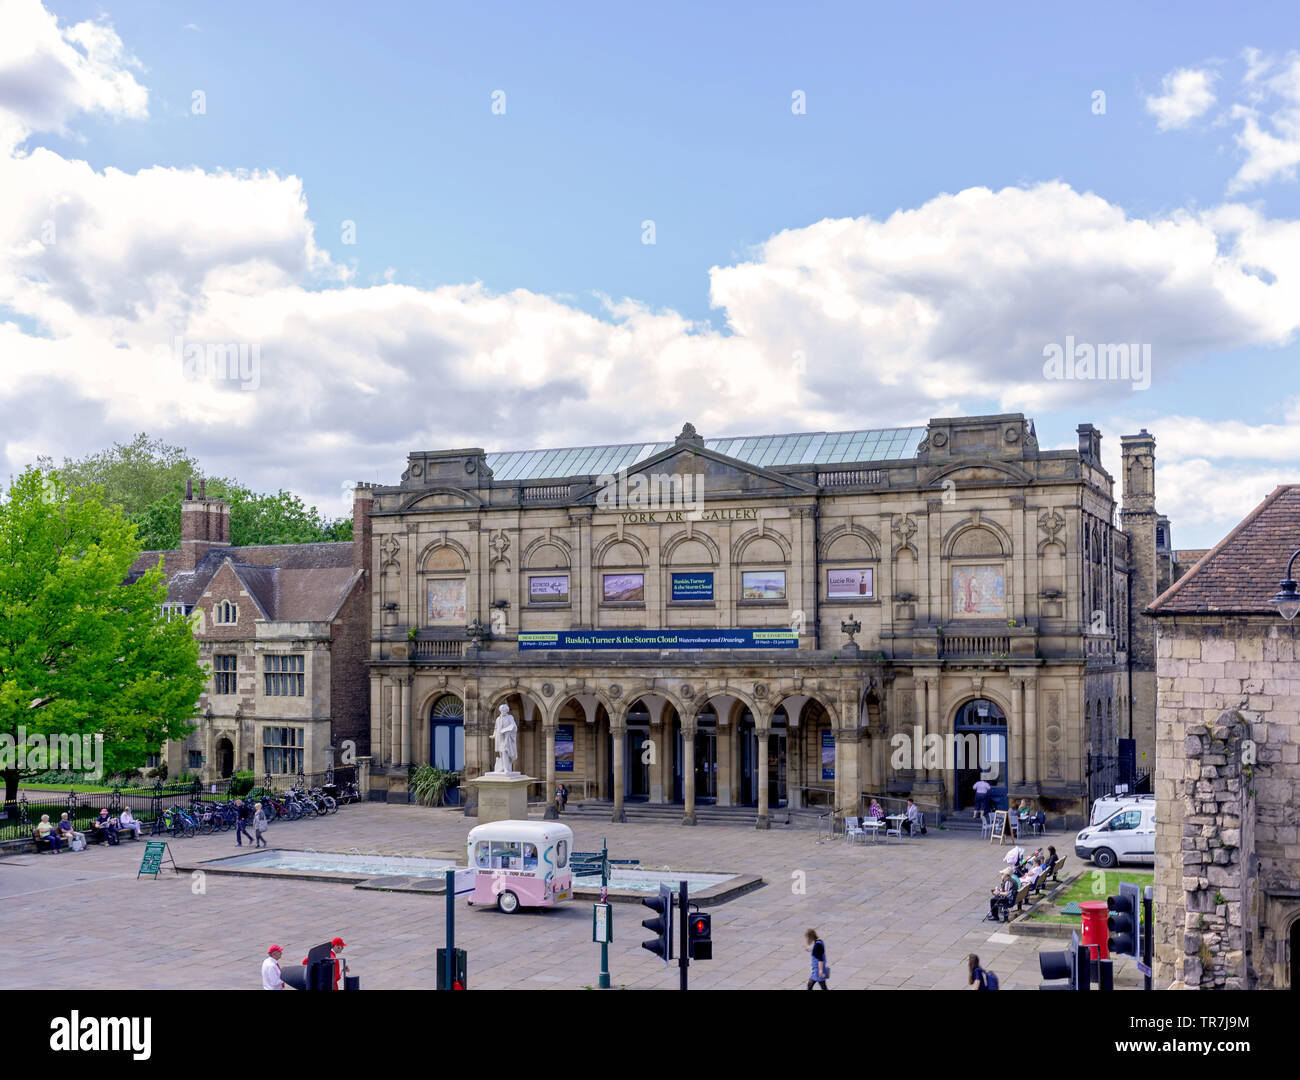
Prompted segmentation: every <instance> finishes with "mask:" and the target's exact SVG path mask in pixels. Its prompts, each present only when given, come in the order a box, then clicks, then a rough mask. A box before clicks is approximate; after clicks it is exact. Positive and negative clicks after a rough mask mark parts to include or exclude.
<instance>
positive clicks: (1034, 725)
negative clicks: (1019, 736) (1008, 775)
mask: <svg viewBox="0 0 1300 1080" xmlns="http://www.w3.org/2000/svg"><path fill="white" fill-rule="evenodd" d="M1025 783H1026V784H1037V783H1038V679H1037V677H1035V678H1032V679H1026V680H1025Z"/></svg>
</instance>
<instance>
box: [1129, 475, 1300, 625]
mask: <svg viewBox="0 0 1300 1080" xmlns="http://www.w3.org/2000/svg"><path fill="white" fill-rule="evenodd" d="M1298 547H1300V484H1284V485H1282V486H1281V487H1279V488H1276V489H1275V490H1274V491H1273V492H1272V494H1270V495H1269V496H1268V498H1266V499H1265V500H1264V501H1263V502H1262V503H1260V504H1259V505H1258V506H1257V507H1255V509H1254V510H1252V511H1251V512H1250V514H1248V515H1247V517H1246V519H1245V520H1244V521H1242V522H1241V524H1240V525H1238V526H1237V527H1236V528H1235V529H1233V530H1232V532H1230V533H1229V534H1228V535H1227V536H1226V537H1224V538H1223V539H1222V540H1221V541H1219V543H1218V544H1217V545H1216V546H1215V547H1213V548H1211V549H1210V551H1209V554H1207V555H1205V556H1204V557H1203V558H1202V559H1201V560H1200V561H1199V562H1198V563H1197V564H1196V565H1195V566H1194V567H1193V568H1192V569H1191V570H1190V571H1188V572H1187V574H1185V575H1184V576H1183V577H1182V578H1181V579H1179V581H1178V582H1177V584H1175V585H1172V586H1170V587H1169V588H1168V589H1166V590H1165V591H1164V592H1163V593H1161V594H1160V595H1159V596H1158V597H1157V598H1156V599H1155V601H1154V602H1153V603H1152V604H1151V606H1150V607H1149V608H1147V611H1149V612H1150V613H1151V614H1153V615H1181V614H1194V613H1198V612H1223V613H1224V614H1238V615H1277V608H1275V607H1274V606H1273V605H1272V604H1271V603H1269V601H1270V600H1271V599H1272V597H1273V596H1274V594H1275V593H1276V592H1277V589H1278V582H1280V581H1281V580H1282V579H1283V578H1284V577H1286V564H1287V562H1288V561H1289V560H1290V558H1291V553H1292V552H1294V551H1295V550H1296V548H1298ZM1278 618H1279V619H1280V618H1281V616H1280V615H1279V616H1278Z"/></svg>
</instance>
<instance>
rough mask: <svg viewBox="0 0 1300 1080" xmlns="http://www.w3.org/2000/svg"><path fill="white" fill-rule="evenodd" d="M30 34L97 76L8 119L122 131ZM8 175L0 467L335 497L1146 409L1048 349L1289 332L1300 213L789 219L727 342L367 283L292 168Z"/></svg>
mask: <svg viewBox="0 0 1300 1080" xmlns="http://www.w3.org/2000/svg"><path fill="white" fill-rule="evenodd" d="M14 2H15V0H0V3H10V4H12V3H14ZM30 7H31V5H30V4H25V5H23V10H24V11H26V12H27V13H28V14H30V11H29V10H28V9H30ZM26 27H27V31H28V34H29V37H31V38H32V39H33V40H34V41H36V42H37V43H38V44H32V43H31V42H30V41H29V42H28V43H27V44H24V45H18V46H14V45H13V44H12V43H11V44H10V45H9V46H7V48H8V49H9V52H10V53H11V54H14V55H20V54H21V55H29V54H33V53H34V52H41V50H45V52H46V53H49V54H50V55H62V54H57V53H56V52H51V50H54V49H55V46H56V45H58V47H59V48H64V49H67V50H70V51H71V52H72V53H74V54H75V55H76V56H79V57H81V59H82V60H83V61H84V63H85V64H86V65H90V66H91V67H92V68H94V70H95V71H96V72H97V75H96V79H97V80H98V81H97V82H94V83H93V85H94V86H96V87H98V90H97V91H96V93H95V94H89V95H88V96H87V95H83V96H82V97H80V98H79V97H78V96H77V95H75V94H71V93H47V94H45V95H44V96H43V97H42V98H41V99H40V100H41V101H43V102H44V103H45V104H43V105H42V106H41V109H36V110H34V109H33V108H31V107H30V106H31V102H32V100H34V99H33V97H32V95H31V94H27V95H25V96H24V95H23V94H18V95H14V100H17V101H18V102H19V105H20V106H21V108H15V107H14V106H13V105H12V102H11V101H10V99H8V98H5V97H4V96H3V94H2V93H0V116H4V115H7V116H8V117H9V121H10V123H11V124H16V125H21V126H25V127H30V126H31V125H32V124H34V123H37V122H38V121H39V123H43V124H47V125H48V124H50V123H56V122H57V123H59V124H63V123H65V122H67V121H68V120H70V119H71V118H72V117H73V116H74V115H75V113H76V111H77V109H82V110H96V109H98V110H100V111H109V112H113V111H114V110H116V113H117V114H120V115H135V114H134V113H132V112H131V111H130V109H131V108H132V107H133V106H129V105H128V104H127V102H128V100H130V95H129V94H126V93H125V91H124V90H122V88H123V87H126V86H129V85H136V84H135V83H134V80H133V78H131V76H130V75H129V72H128V71H127V69H128V68H130V67H131V62H130V61H129V58H128V57H127V55H126V53H125V51H124V49H123V47H122V44H121V42H120V41H119V40H118V39H117V38H116V35H114V34H113V33H112V31H111V30H110V29H108V28H107V27H106V26H104V25H103V24H85V23H83V24H79V26H78V27H74V28H72V30H70V31H67V32H65V33H63V34H60V33H59V32H58V31H57V27H55V24H54V22H53V20H52V18H50V17H46V18H45V19H44V20H40V19H35V20H33V19H30V18H29V19H28V20H27V23H26ZM80 27H91V29H79V28H80ZM51 33H53V34H54V40H53V41H52V39H51V38H50V34H51ZM74 43H75V44H77V45H80V46H81V47H82V48H83V49H84V50H85V52H84V53H82V52H79V51H77V49H75V48H74V47H73V44H74ZM0 55H3V54H0ZM4 70H10V71H12V70H14V69H13V66H12V65H10V67H9V68H5V65H4V63H3V62H0V71H4ZM67 70H69V71H71V70H73V68H72V67H71V66H69V67H68V68H67ZM126 80H130V82H129V83H128V82H127V81H126ZM51 85H55V86H63V87H64V88H65V89H66V86H64V84H63V83H57V82H56V83H54V84H51ZM68 85H71V84H68ZM137 88H138V89H139V107H140V108H141V109H143V102H144V100H145V99H144V96H143V95H144V94H145V91H144V90H143V88H140V87H137ZM114 103H116V104H114ZM24 109H25V110H26V111H23V110H24ZM6 110H7V112H6ZM37 113H40V116H39V117H38V116H37ZM0 123H3V120H0ZM0 189H3V190H4V191H5V193H6V198H5V199H4V200H3V201H2V202H0V357H3V363H0V432H3V440H4V442H3V447H2V449H3V454H4V456H5V457H6V458H7V462H6V464H8V465H9V466H10V467H11V468H21V467H22V465H23V464H25V463H26V462H27V461H30V460H31V458H32V456H33V448H39V452H47V453H53V454H54V455H55V456H56V457H57V456H60V455H62V454H79V453H84V452H87V451H90V450H94V449H98V448H102V447H103V446H105V445H107V444H108V443H109V442H111V441H112V440H113V439H117V438H124V437H129V436H130V435H131V434H132V433H133V432H135V431H138V430H141V429H146V430H149V431H150V432H151V433H153V434H157V435H162V436H165V437H168V438H170V439H172V440H173V441H176V442H181V443H183V444H185V445H186V446H188V447H189V448H190V449H191V450H194V451H195V452H197V453H200V454H201V455H202V456H203V457H204V459H205V460H209V461H212V462H214V463H216V462H220V465H219V466H217V467H219V468H220V470H221V471H222V472H223V473H227V474H233V475H237V476H239V477H240V478H241V479H243V480H245V481H246V482H248V483H251V484H254V485H256V486H260V487H265V488H270V489H272V490H274V489H275V488H277V487H279V486H282V485H284V484H285V483H286V482H291V483H292V485H293V486H294V487H295V489H297V490H301V491H302V492H304V494H306V495H308V496H312V497H315V498H320V499H330V500H334V499H336V498H337V493H338V491H339V490H340V489H339V482H340V480H341V479H363V478H371V477H372V476H376V475H377V477H378V478H380V479H383V480H385V481H388V480H391V479H392V478H393V477H394V476H395V475H396V473H397V471H400V462H401V460H402V459H403V458H404V456H405V454H406V452H407V451H408V450H410V449H411V448H412V447H416V446H421V447H438V446H457V445H483V446H485V447H486V448H487V449H510V448H522V447H526V446H544V445H548V444H549V445H572V444H573V443H574V442H578V441H580V442H591V443H595V442H601V441H622V440H626V439H632V438H640V437H648V438H664V437H666V436H668V435H671V434H673V433H674V432H675V431H677V430H678V429H679V428H680V425H681V423H682V421H683V420H687V419H689V420H691V421H692V422H694V423H695V424H696V426H697V427H698V428H699V430H700V431H701V432H702V433H704V434H705V435H706V436H716V435H722V434H734V433H744V432H760V431H763V430H768V431H789V430H797V429H813V428H847V427H859V426H870V425H873V424H876V425H881V426H888V425H902V424H911V423H918V422H924V421H925V420H926V419H927V418H928V417H930V416H936V415H952V414H955V413H961V412H969V411H971V410H972V409H974V408H979V407H982V406H983V405H985V404H987V403H988V402H990V401H997V402H998V403H999V404H1000V407H1002V408H1005V409H1008V410H1014V409H1024V410H1027V411H1031V412H1032V411H1037V410H1042V409H1053V408H1060V407H1065V406H1070V407H1075V406H1079V405H1081V404H1084V403H1097V402H1106V403H1107V407H1109V408H1116V407H1122V408H1126V409H1134V410H1136V409H1139V408H1144V407H1146V406H1145V405H1144V404H1139V400H1140V399H1144V395H1143V394H1140V393H1136V392H1134V391H1132V390H1131V389H1130V388H1129V387H1128V386H1125V385H1118V386H1117V385H1115V384H1105V383H1079V382H1073V383H1066V382H1052V381H1047V380H1045V379H1044V378H1043V362H1044V349H1045V347H1046V346H1048V345H1050V344H1053V343H1060V342H1063V341H1064V339H1065V338H1066V337H1067V336H1072V337H1074V338H1075V340H1076V341H1079V342H1088V343H1093V344H1102V343H1109V342H1124V343H1149V344H1151V345H1152V348H1153V354H1154V362H1155V371H1154V373H1153V374H1154V378H1155V380H1156V383H1157V385H1158V383H1159V380H1160V379H1161V378H1162V373H1167V372H1169V371H1172V370H1174V369H1175V368H1177V367H1178V365H1180V364H1181V363H1183V362H1184V361H1186V360H1187V359H1189V358H1199V357H1201V356H1203V355H1204V354H1205V353H1206V352H1207V351H1208V350H1230V349H1233V348H1238V347H1242V346H1256V347H1258V346H1277V345H1281V344H1284V343H1287V342H1289V341H1292V340H1293V339H1294V336H1295V333H1296V330H1297V327H1298V326H1300V222H1295V221H1286V220H1271V219H1268V218H1266V217H1264V216H1263V215H1262V213H1261V212H1260V211H1259V210H1258V209H1256V208H1251V207H1245V206H1239V205H1232V204H1228V205H1224V206H1220V207H1216V208H1212V209H1208V210H1204V211H1200V212H1195V213H1194V212H1190V211H1185V212H1178V213H1174V214H1170V215H1167V216H1161V217H1151V218H1135V217H1130V216H1128V215H1127V214H1125V212H1124V211H1123V210H1122V209H1121V208H1119V207H1118V206H1115V205H1113V204H1111V203H1109V202H1108V201H1107V200H1105V199H1104V198H1101V197H1100V196H1098V195H1095V194H1091V193H1084V192H1078V191H1075V190H1074V189H1072V188H1071V187H1069V186H1068V185H1066V184H1064V183H1059V182H1056V183H1043V184H1037V185H1034V186H1031V187H1025V188H1005V189H1002V190H1000V191H993V190H989V189H987V188H971V189H968V190H965V191H960V192H957V193H956V194H944V195H938V196H936V197H934V198H932V199H930V200H929V201H927V202H925V203H923V204H922V205H919V206H916V207H914V208H912V209H906V210H900V211H897V212H896V213H894V214H892V215H890V216H889V217H888V218H886V219H884V220H875V219H872V218H867V217H863V218H844V219H835V220H824V221H820V222H817V223H814V224H811V225H808V226H806V227H802V228H794V229H789V230H787V231H784V232H782V233H780V234H778V235H776V236H773V237H772V238H771V239H769V240H768V241H767V242H766V243H765V244H763V245H761V246H760V247H759V248H758V249H757V250H755V251H754V252H752V254H751V255H750V257H749V258H748V259H747V260H746V261H744V262H739V263H736V264H735V265H730V266H718V267H714V268H712V270H711V271H710V282H711V284H710V298H711V301H712V303H713V305H714V306H715V307H716V308H718V309H719V310H720V311H721V312H722V313H723V315H724V317H725V321H726V332H725V333H719V332H716V331H714V330H712V329H710V328H709V327H708V326H701V325H696V324H693V323H692V322H691V321H690V320H688V319H686V318H684V317H683V316H682V315H680V314H679V313H677V312H674V311H671V310H651V309H650V308H648V307H646V306H645V305H643V304H640V303H637V302H635V301H633V300H628V299H623V298H611V299H606V300H605V301H604V307H603V310H602V311H601V313H600V315H599V317H597V316H596V315H592V314H588V313H586V312H584V311H582V310H580V309H579V308H578V307H577V306H576V305H574V304H572V303H567V302H565V301H564V300H563V299H561V298H557V297H549V296H544V295H539V294H537V293H533V292H528V291H526V290H517V291H514V292H510V293H507V294H495V293H493V292H491V291H490V290H489V289H487V288H485V287H483V286H482V285H481V284H478V283H474V284H464V285H450V286H444V287H441V288H436V289H422V288H416V287H413V286H407V285H401V284H397V283H395V282H394V281H385V282H382V283H381V282H376V283H374V284H373V285H371V286H368V287H366V286H362V285H360V284H358V283H357V281H356V279H355V278H354V277H352V276H351V275H350V273H349V271H348V270H346V269H345V268H344V267H342V266H340V264H338V263H336V262H334V261H333V260H332V259H331V258H330V255H329V253H328V252H326V251H324V250H321V249H320V248H318V247H317V245H316V240H315V229H314V226H313V222H312V220H311V217H310V213H309V207H308V205H307V202H306V200H305V197H304V195H303V184H302V181H300V180H299V179H298V178H297V177H292V176H289V177H285V176H279V175H276V174H273V173H269V172H205V171H203V170H200V169H196V168H190V169H175V168H166V167H154V168H148V169H143V170H141V171H139V172H135V173H126V172H122V171H120V170H116V169H107V170H104V171H97V170H95V169H93V168H91V167H90V166H89V165H88V164H87V163H85V162H82V161H76V160H69V159H66V158H64V157H62V156H60V155H58V154H55V153H53V152H51V151H49V150H47V149H36V150H34V151H31V152H20V151H16V150H12V148H11V147H9V148H0ZM5 309H8V310H9V311H11V312H13V314H14V316H16V317H8V318H9V321H8V322H5V319H6V317H7V316H6V315H5V314H4V311H5ZM33 327H35V328H36V330H35V331H34V330H33ZM178 338H179V341H180V347H181V349H182V352H183V349H184V347H185V346H186V345H190V346H202V347H204V348H205V349H206V348H207V347H208V346H213V347H220V346H224V345H234V346H236V347H238V346H240V345H243V346H244V347H245V349H246V352H247V353H248V354H249V355H250V356H251V352H252V350H253V348H254V347H255V348H256V353H257V359H258V362H259V370H258V372H257V378H256V380H255V382H256V389H252V381H251V380H244V384H245V385H248V386H249V389H247V390H241V389H240V388H239V385H240V380H239V379H227V380H216V381H211V380H209V381H187V380H186V379H185V378H183V377H182V368H181V358H180V356H178V355H177V354H176V352H175V349H176V347H177V339H178ZM1117 402H1123V405H1122V406H1119V405H1117ZM1142 422H1143V423H1146V424H1147V426H1149V427H1151V428H1152V430H1157V429H1156V427H1155V426H1154V422H1152V421H1150V419H1149V418H1143V420H1142ZM1181 423H1182V421H1181V420H1180V424H1181ZM1298 427H1300V425H1298ZM1212 445H1215V444H1214V443H1213V440H1212V439H1211V438H1209V437H1208V436H1207V438H1206V439H1205V440H1203V442H1202V444H1201V447H1200V449H1199V453H1200V454H1201V455H1202V456H1203V457H1206V458H1212V457H1213V454H1212V453H1211V452H1210V451H1209V450H1208V449H1207V447H1210V446H1212ZM1162 446H1164V444H1163V443H1162ZM1171 463H1172V459H1171ZM286 478H291V479H290V480H288V481H287V479H286ZM1162 508H1163V507H1162ZM1167 512H1169V511H1167Z"/></svg>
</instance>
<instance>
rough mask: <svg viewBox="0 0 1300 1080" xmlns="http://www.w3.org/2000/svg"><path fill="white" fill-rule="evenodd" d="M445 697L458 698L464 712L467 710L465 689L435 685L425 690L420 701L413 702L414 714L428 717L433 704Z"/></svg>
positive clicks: (412, 710)
mask: <svg viewBox="0 0 1300 1080" xmlns="http://www.w3.org/2000/svg"><path fill="white" fill-rule="evenodd" d="M444 697H454V698H458V699H459V700H460V707H461V710H462V712H464V711H466V700H465V692H464V691H463V690H457V689H455V688H454V687H451V686H435V687H432V688H431V689H429V690H427V691H425V693H424V694H423V695H422V696H421V697H420V699H419V701H418V702H413V703H412V705H411V714H412V716H413V717H414V716H425V717H427V716H428V715H429V714H430V712H432V710H433V706H434V705H435V704H436V703H437V702H438V701H440V700H441V699H442V698H444ZM412 739H414V736H412Z"/></svg>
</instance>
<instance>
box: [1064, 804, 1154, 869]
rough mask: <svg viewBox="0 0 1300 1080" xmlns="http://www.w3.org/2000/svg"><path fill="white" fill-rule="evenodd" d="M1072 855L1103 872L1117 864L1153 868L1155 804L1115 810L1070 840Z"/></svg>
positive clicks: (1135, 805) (1134, 805)
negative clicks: (1144, 865) (1146, 864)
mask: <svg viewBox="0 0 1300 1080" xmlns="http://www.w3.org/2000/svg"><path fill="white" fill-rule="evenodd" d="M1099 801H1100V800H1099ZM1074 853H1075V854H1076V855H1077V856H1078V857H1079V858H1081V859H1091V860H1092V861H1093V862H1094V863H1095V864H1096V865H1097V866H1099V867H1101V868H1102V869H1103V870H1109V869H1110V868H1111V867H1112V866H1114V865H1115V864H1116V863H1119V862H1136V863H1153V864H1154V863H1155V861H1156V806H1155V801H1154V800H1149V801H1146V802H1139V803H1134V804H1132V805H1130V806H1126V807H1125V808H1124V809H1122V810H1117V811H1116V812H1115V813H1114V814H1112V815H1111V816H1110V817H1108V818H1107V819H1106V820H1105V821H1103V822H1102V823H1101V824H1100V825H1089V826H1088V827H1087V828H1086V829H1084V830H1083V832H1081V833H1079V835H1078V836H1076V837H1075V838H1074Z"/></svg>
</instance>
